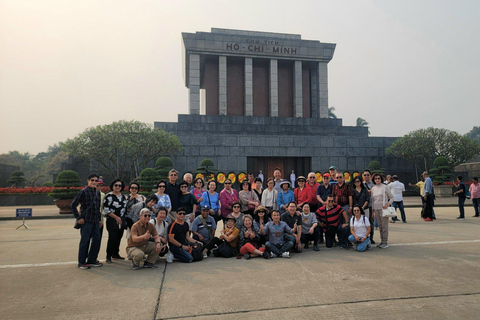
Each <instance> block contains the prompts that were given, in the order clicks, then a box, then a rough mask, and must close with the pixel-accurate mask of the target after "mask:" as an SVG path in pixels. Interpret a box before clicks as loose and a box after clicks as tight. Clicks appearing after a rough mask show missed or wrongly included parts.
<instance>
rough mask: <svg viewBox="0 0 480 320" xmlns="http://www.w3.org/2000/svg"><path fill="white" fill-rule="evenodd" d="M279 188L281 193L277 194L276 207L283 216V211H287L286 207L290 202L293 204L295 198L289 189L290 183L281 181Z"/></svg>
mask: <svg viewBox="0 0 480 320" xmlns="http://www.w3.org/2000/svg"><path fill="white" fill-rule="evenodd" d="M280 187H281V188H282V191H280V192H278V195H277V205H278V208H279V209H280V212H282V214H283V213H284V212H285V211H287V206H288V204H289V203H290V202H293V203H295V196H294V195H293V191H292V190H290V189H289V188H290V182H288V181H286V180H285V181H282V182H281V183H280Z"/></svg>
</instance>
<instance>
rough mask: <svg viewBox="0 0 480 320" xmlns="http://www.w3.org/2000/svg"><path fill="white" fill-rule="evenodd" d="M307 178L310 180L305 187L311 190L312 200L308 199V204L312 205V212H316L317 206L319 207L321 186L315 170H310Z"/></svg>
mask: <svg viewBox="0 0 480 320" xmlns="http://www.w3.org/2000/svg"><path fill="white" fill-rule="evenodd" d="M307 180H308V181H307V184H306V185H305V187H306V188H307V189H308V191H309V192H310V201H308V204H309V205H310V210H311V211H312V212H315V211H317V207H318V199H317V189H318V186H319V184H318V182H317V177H316V175H315V172H310V173H309V174H308V175H307Z"/></svg>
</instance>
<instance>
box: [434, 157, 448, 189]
mask: <svg viewBox="0 0 480 320" xmlns="http://www.w3.org/2000/svg"><path fill="white" fill-rule="evenodd" d="M433 165H434V167H433V168H432V169H430V177H431V178H432V181H433V183H435V184H444V183H445V182H447V181H450V180H451V179H452V177H453V171H452V166H451V164H450V162H449V161H448V159H447V158H445V157H442V156H440V157H436V158H435V160H434V161H433Z"/></svg>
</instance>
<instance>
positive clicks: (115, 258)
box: [112, 255, 125, 260]
mask: <svg viewBox="0 0 480 320" xmlns="http://www.w3.org/2000/svg"><path fill="white" fill-rule="evenodd" d="M112 258H113V259H114V260H125V258H124V257H121V256H119V255H118V256H112Z"/></svg>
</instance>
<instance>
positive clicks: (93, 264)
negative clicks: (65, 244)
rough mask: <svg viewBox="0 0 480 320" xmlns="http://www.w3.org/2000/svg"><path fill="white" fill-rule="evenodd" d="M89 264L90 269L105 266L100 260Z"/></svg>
mask: <svg viewBox="0 0 480 320" xmlns="http://www.w3.org/2000/svg"><path fill="white" fill-rule="evenodd" d="M88 264H89V265H90V267H94V268H98V267H101V266H103V263H101V262H100V261H98V260H97V261H95V262H93V263H91V262H89V263H88Z"/></svg>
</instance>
